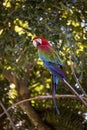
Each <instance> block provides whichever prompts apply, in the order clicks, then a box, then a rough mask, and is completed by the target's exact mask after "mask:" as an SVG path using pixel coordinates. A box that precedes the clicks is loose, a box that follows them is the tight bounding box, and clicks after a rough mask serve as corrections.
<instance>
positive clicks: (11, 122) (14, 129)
mask: <svg viewBox="0 0 87 130" xmlns="http://www.w3.org/2000/svg"><path fill="white" fill-rule="evenodd" d="M0 105H1V107H2V109H3V110H4V113H5V114H6V115H7V117H8V120H9V121H10V124H11V126H12V128H13V130H16V127H15V125H14V123H13V121H12V119H11V117H10V115H9V113H8V112H7V110H6V109H5V107H4V105H3V104H2V102H1V101H0Z"/></svg>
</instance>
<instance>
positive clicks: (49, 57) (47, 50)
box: [33, 36, 67, 114]
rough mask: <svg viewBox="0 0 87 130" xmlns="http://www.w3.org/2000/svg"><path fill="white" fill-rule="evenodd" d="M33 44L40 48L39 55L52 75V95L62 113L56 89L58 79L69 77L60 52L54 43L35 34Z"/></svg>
mask: <svg viewBox="0 0 87 130" xmlns="http://www.w3.org/2000/svg"><path fill="white" fill-rule="evenodd" d="M33 45H34V47H36V48H37V50H38V56H39V58H40V59H41V60H42V62H43V64H44V66H45V67H46V68H47V70H48V71H49V72H50V73H51V75H52V97H53V102H54V107H55V109H56V112H57V114H60V112H59V109H58V107H57V105H56V99H55V95H56V90H57V86H58V81H59V80H62V81H63V79H64V78H66V77H67V74H66V72H65V70H64V69H63V66H62V63H61V60H60V57H59V55H58V52H57V51H56V50H55V49H54V48H53V45H52V44H51V43H50V42H49V41H48V40H47V39H45V38H42V37H39V36H35V37H34V38H33Z"/></svg>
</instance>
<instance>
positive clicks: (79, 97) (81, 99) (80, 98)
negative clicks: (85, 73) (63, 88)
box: [63, 79, 87, 108]
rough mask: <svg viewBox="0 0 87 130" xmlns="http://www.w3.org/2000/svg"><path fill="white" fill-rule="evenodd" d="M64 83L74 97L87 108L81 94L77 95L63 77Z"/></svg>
mask: <svg viewBox="0 0 87 130" xmlns="http://www.w3.org/2000/svg"><path fill="white" fill-rule="evenodd" d="M63 81H64V83H65V84H66V85H67V86H68V87H69V89H70V90H71V92H72V93H73V94H75V95H76V97H77V98H78V99H79V100H80V101H81V102H82V104H84V106H85V107H86V108H87V103H86V102H85V101H84V100H83V98H82V97H81V96H79V94H78V93H77V92H76V91H75V90H74V89H73V87H72V86H71V85H70V84H69V83H68V82H67V81H66V80H65V79H63Z"/></svg>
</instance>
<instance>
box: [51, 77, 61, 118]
mask: <svg viewBox="0 0 87 130" xmlns="http://www.w3.org/2000/svg"><path fill="white" fill-rule="evenodd" d="M57 84H58V81H57V79H56V76H54V75H52V96H53V103H54V106H55V109H56V112H57V114H58V115H59V114H60V112H59V110H58V107H57V105H56V99H55V95H56V85H57Z"/></svg>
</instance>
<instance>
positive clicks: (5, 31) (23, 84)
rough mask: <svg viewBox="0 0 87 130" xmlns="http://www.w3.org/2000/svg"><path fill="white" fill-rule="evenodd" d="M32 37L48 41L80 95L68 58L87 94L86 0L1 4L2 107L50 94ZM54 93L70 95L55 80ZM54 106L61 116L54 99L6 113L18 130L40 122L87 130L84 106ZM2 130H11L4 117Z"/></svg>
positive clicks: (56, 129)
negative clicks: (56, 52)
mask: <svg viewBox="0 0 87 130" xmlns="http://www.w3.org/2000/svg"><path fill="white" fill-rule="evenodd" d="M34 36H42V37H44V38H46V39H48V40H49V41H51V42H52V44H53V46H54V48H55V49H56V51H58V53H59V56H60V58H61V60H62V63H63V66H64V69H65V70H66V73H67V75H68V79H67V80H68V82H69V83H70V84H71V85H72V86H73V88H74V89H75V90H76V91H77V92H78V93H79V94H80V95H82V94H83V93H82V92H81V90H80V88H79V86H78V84H77V83H76V81H75V78H74V77H73V74H72V71H71V65H70V58H71V59H72V62H73V68H74V71H75V73H76V76H77V78H78V80H79V82H80V84H81V86H82V87H83V89H84V91H85V92H86V93H87V1H86V0H0V101H1V102H2V103H3V105H4V106H5V108H8V107H10V106H11V105H12V104H14V103H16V102H18V101H21V100H23V99H26V98H32V97H36V96H42V95H49V94H51V75H50V73H49V72H48V71H47V70H46V68H45V67H44V66H43V63H42V62H41V60H40V59H38V54H37V50H36V49H35V48H34V47H33V44H32V38H33V37H34ZM57 94H60V95H61V94H63V95H65V94H71V92H70V90H69V89H68V88H66V85H65V84H64V83H62V82H61V81H59V85H58V90H57ZM86 101H87V100H86ZM28 105H29V106H28ZM57 105H58V108H59V110H60V115H59V116H58V115H57V114H56V111H55V108H54V106H53V102H52V99H44V100H35V101H34V100H32V101H31V102H27V103H26V104H24V105H23V104H22V105H19V106H17V107H14V108H13V109H11V110H10V111H9V114H10V115H11V118H12V120H13V122H14V124H15V126H16V128H17V130H35V122H34V121H33V119H35V121H37V119H38V118H39V120H40V122H41V123H42V122H43V124H44V125H46V126H47V127H48V129H50V130H87V108H85V107H84V105H83V104H81V103H80V102H79V101H78V100H76V99H74V98H72V99H71V98H58V99H57ZM24 106H26V108H25V107H24ZM2 112H3V110H2V108H1V107H0V113H2ZM30 113H32V114H31V115H30ZM35 114H36V115H37V117H38V118H37V117H35V118H34V116H33V115H35ZM8 124H9V125H8ZM44 125H43V127H44ZM0 128H1V130H11V129H12V127H11V125H10V123H9V121H8V118H7V116H6V115H5V114H4V115H3V116H1V117H0ZM38 130H39V128H38ZM40 130H43V129H42V128H41V129H40Z"/></svg>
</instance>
